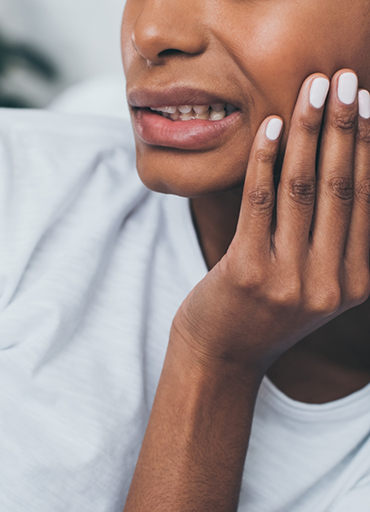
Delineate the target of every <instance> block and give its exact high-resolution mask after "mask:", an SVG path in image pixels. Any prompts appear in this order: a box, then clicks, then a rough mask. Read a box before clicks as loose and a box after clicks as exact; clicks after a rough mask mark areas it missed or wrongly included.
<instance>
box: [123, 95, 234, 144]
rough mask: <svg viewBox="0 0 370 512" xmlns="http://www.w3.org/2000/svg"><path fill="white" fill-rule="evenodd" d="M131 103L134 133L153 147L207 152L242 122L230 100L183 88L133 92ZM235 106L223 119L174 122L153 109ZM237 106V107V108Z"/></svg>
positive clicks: (129, 97)
mask: <svg viewBox="0 0 370 512" xmlns="http://www.w3.org/2000/svg"><path fill="white" fill-rule="evenodd" d="M127 97H128V102H129V105H130V107H131V111H132V113H133V125H134V130H135V132H136V134H137V135H138V137H139V138H140V139H141V140H142V141H143V142H144V143H146V144H148V145H151V146H164V147H170V148H177V149H185V150H200V149H207V148H209V146H210V145H211V144H212V143H213V144H214V142H215V140H217V139H221V138H222V137H223V136H226V135H227V134H228V133H229V132H230V131H231V130H232V128H233V127H234V128H235V125H236V124H237V122H238V120H239V119H240V110H239V109H238V105H236V104H235V102H234V101H233V100H232V99H230V98H227V97H221V96H219V95H217V94H212V93H208V92H205V91H201V90H195V89H190V88H184V87H181V88H180V87H172V88H170V89H167V90H157V91H155V90H147V89H146V90H144V89H132V90H130V91H128V95H127ZM214 104H228V105H232V106H233V108H232V112H231V113H230V114H229V115H227V117H224V118H223V119H220V120H204V119H194V118H192V119H191V120H187V121H184V120H178V121H177V120H175V121H174V120H171V119H168V118H166V117H163V115H162V114H161V113H160V112H155V111H154V109H159V108H162V107H163V106H164V105H171V106H174V107H181V106H182V105H214ZM234 105H235V107H234Z"/></svg>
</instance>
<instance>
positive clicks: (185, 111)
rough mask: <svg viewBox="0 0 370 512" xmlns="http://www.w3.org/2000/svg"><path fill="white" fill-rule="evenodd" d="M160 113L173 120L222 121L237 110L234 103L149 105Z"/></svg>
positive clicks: (152, 109)
mask: <svg viewBox="0 0 370 512" xmlns="http://www.w3.org/2000/svg"><path fill="white" fill-rule="evenodd" d="M149 108H150V110H151V111H153V112H156V113H157V114H158V115H160V116H162V117H165V118H167V119H171V120H172V121H191V120H192V119H199V120H200V119H201V120H204V121H221V120H222V119H224V118H225V117H228V116H230V115H231V114H232V113H233V112H235V111H236V110H237V108H236V107H234V106H233V105H229V104H226V103H215V104H212V105H180V106H164V107H149Z"/></svg>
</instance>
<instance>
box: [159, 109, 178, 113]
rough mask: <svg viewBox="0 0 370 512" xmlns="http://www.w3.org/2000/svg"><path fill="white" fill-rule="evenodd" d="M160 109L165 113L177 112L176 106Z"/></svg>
mask: <svg viewBox="0 0 370 512" xmlns="http://www.w3.org/2000/svg"><path fill="white" fill-rule="evenodd" d="M161 110H162V112H166V113H167V114H175V113H176V112H177V107H163V108H162V109H161Z"/></svg>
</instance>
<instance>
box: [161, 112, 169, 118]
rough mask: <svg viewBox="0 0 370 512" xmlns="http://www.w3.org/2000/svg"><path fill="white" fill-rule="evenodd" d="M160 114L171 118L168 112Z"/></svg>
mask: <svg viewBox="0 0 370 512" xmlns="http://www.w3.org/2000/svg"><path fill="white" fill-rule="evenodd" d="M162 116H163V117H166V118H167V119H170V118H171V114H169V113H168V112H162Z"/></svg>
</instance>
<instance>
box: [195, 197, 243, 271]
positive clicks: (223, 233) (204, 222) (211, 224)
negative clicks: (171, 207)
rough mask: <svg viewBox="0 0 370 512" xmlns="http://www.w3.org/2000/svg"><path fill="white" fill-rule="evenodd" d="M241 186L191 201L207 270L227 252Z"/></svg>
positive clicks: (235, 224)
mask: <svg viewBox="0 0 370 512" xmlns="http://www.w3.org/2000/svg"><path fill="white" fill-rule="evenodd" d="M241 200H242V188H238V189H234V190H230V191H229V192H223V193H221V194H214V195H212V196H208V197H200V198H195V199H192V200H191V208H192V214H193V222H194V225H195V229H196V232H197V235H198V240H199V244H200V247H201V249H202V252H203V257H204V259H205V262H206V264H207V267H208V269H209V270H210V269H211V268H213V267H214V266H215V265H216V264H217V263H218V262H219V261H220V259H221V258H222V257H223V256H224V254H225V253H226V251H227V249H228V247H229V245H230V243H231V241H232V239H233V238H234V235H235V231H236V226H237V224H238V218H239V212H240V205H241Z"/></svg>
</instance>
